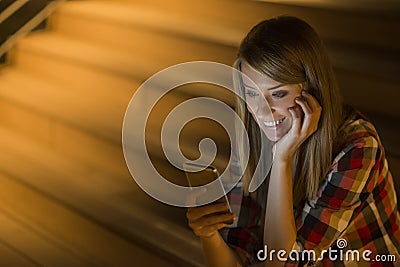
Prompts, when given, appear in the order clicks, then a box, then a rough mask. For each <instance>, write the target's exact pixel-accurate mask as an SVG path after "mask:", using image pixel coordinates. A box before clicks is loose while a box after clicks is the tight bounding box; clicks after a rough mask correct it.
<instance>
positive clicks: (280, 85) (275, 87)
mask: <svg viewBox="0 0 400 267" xmlns="http://www.w3.org/2000/svg"><path fill="white" fill-rule="evenodd" d="M243 85H244V86H245V87H248V88H250V89H254V90H257V89H256V88H254V87H252V86H250V85H247V84H245V83H243ZM284 85H285V84H283V83H282V84H278V85H276V86H274V87H271V88H268V89H267V90H274V89H277V88H279V87H282V86H284Z"/></svg>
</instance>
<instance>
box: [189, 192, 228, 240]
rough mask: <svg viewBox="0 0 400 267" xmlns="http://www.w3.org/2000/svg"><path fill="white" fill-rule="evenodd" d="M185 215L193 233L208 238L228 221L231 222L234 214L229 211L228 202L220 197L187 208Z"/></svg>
mask: <svg viewBox="0 0 400 267" xmlns="http://www.w3.org/2000/svg"><path fill="white" fill-rule="evenodd" d="M186 217H187V219H188V222H189V227H190V228H192V230H193V232H194V234H195V235H197V236H198V237H206V238H208V237H212V236H213V235H214V234H215V233H217V231H218V230H219V229H221V228H224V227H226V226H228V225H229V224H228V222H229V221H232V222H233V219H234V214H233V213H231V212H229V207H228V204H227V203H226V201H225V199H224V198H222V199H220V200H217V201H215V202H212V203H210V204H207V205H204V206H199V207H194V208H188V210H187V213H186Z"/></svg>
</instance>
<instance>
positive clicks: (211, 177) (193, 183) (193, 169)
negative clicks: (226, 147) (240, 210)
mask: <svg viewBox="0 0 400 267" xmlns="http://www.w3.org/2000/svg"><path fill="white" fill-rule="evenodd" d="M183 168H184V170H185V173H186V178H187V180H188V182H189V186H190V187H197V186H202V185H206V184H209V183H211V182H213V181H215V180H218V182H217V185H218V186H213V187H212V188H211V190H208V191H207V194H223V196H222V197H221V198H219V199H217V200H215V201H214V202H211V203H209V204H212V203H217V202H225V203H226V204H227V206H228V208H229V210H227V211H226V213H228V212H232V210H231V206H230V205H229V201H228V197H227V196H226V193H225V189H224V186H223V184H222V182H221V180H220V178H219V174H218V171H217V169H216V168H215V167H214V166H212V165H202V164H194V163H189V162H187V163H184V164H183ZM196 200H197V203H202V202H204V201H202V200H204V198H202V195H198V196H196ZM226 223H227V224H232V223H233V221H227V222H226Z"/></svg>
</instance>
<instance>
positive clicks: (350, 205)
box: [220, 118, 400, 266]
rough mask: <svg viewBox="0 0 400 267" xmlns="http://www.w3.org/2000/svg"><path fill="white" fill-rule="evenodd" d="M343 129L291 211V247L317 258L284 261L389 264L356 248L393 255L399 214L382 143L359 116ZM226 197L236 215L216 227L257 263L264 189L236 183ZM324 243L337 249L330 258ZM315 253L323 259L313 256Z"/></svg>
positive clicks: (247, 262)
mask: <svg viewBox="0 0 400 267" xmlns="http://www.w3.org/2000/svg"><path fill="white" fill-rule="evenodd" d="M345 133H346V134H345V136H346V141H345V142H344V144H343V146H342V148H341V151H340V152H339V153H338V154H337V156H336V157H335V159H334V161H333V163H332V165H331V168H330V172H329V173H328V175H327V177H326V179H325V181H324V182H323V184H322V186H321V187H320V188H319V191H318V193H317V196H316V197H315V199H313V200H312V201H306V202H305V204H304V208H303V209H302V211H301V210H300V212H294V214H295V222H296V227H297V239H296V242H295V244H294V247H293V250H297V251H299V253H300V255H301V251H303V250H304V249H306V250H312V251H314V252H315V255H316V258H317V261H312V260H310V259H308V260H305V261H290V260H289V259H288V260H287V261H286V265H285V266H303V265H304V264H306V265H307V263H308V266H394V262H383V261H379V262H378V261H371V262H367V261H365V260H363V258H362V255H363V254H362V253H363V251H365V250H367V249H368V250H370V251H371V252H372V254H367V255H366V256H368V257H369V258H370V259H371V260H374V259H375V257H376V255H389V254H390V255H395V256H396V260H397V262H398V261H399V252H400V229H399V225H400V216H399V212H398V210H397V199H396V193H395V189H394V183H393V178H392V176H391V174H390V172H389V169H388V163H387V161H386V158H385V154H384V150H383V147H382V144H381V142H380V140H379V137H378V135H377V133H376V130H375V128H374V127H373V125H372V124H371V123H370V122H368V121H367V120H365V119H363V118H357V119H355V120H353V121H352V122H351V123H350V124H348V126H346V128H345ZM265 184H268V182H264V185H265ZM264 190H265V189H264ZM260 195H261V196H260ZM228 198H229V200H230V204H231V208H232V210H233V212H234V213H235V214H236V215H237V219H236V220H235V222H234V223H233V224H232V225H230V226H228V227H226V228H223V229H221V230H220V233H221V236H222V237H223V238H224V240H225V241H226V243H227V244H228V245H229V246H230V247H231V248H232V249H233V250H234V251H236V253H237V254H238V255H239V256H240V258H241V259H242V262H243V265H244V266H253V265H256V264H257V263H260V261H259V260H258V259H257V256H256V255H257V252H258V251H259V250H260V249H263V247H264V246H263V244H262V243H263V240H262V236H263V227H264V226H263V225H262V224H263V217H264V215H263V214H265V200H266V194H265V193H263V189H262V188H261V187H260V188H259V189H258V190H257V192H256V194H251V195H250V196H244V195H243V190H242V185H241V183H239V184H238V185H237V186H236V187H235V188H234V189H233V190H232V191H231V192H230V193H229V194H228ZM337 242H345V245H346V246H345V247H344V248H343V246H344V245H343V243H337ZM329 248H331V249H336V250H337V251H338V254H337V258H338V260H336V261H332V260H331V259H330V258H332V257H329V255H328V253H323V252H322V251H323V250H328V249H329ZM339 248H343V250H342V252H343V254H342V255H346V251H348V250H350V249H351V250H357V251H358V252H359V255H360V261H358V262H356V261H354V260H352V259H353V258H352V257H351V256H348V258H349V261H346V257H344V256H343V258H342V260H340V255H339V252H340V249H339ZM288 253H289V252H288ZM321 255H324V257H323V259H322V260H318V258H320V256H321ZM275 256H276V254H275ZM285 257H286V258H288V254H286V256H285ZM378 257H381V259H383V258H382V256H378ZM321 258H322V257H321ZM376 259H378V258H376ZM267 260H268V259H267ZM300 260H301V258H300Z"/></svg>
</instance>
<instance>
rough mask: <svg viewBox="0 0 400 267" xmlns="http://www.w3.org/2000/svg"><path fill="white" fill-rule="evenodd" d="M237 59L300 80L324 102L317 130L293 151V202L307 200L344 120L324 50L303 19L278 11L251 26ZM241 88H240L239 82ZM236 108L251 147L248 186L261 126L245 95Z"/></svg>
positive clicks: (284, 80) (313, 192) (321, 175)
mask: <svg viewBox="0 0 400 267" xmlns="http://www.w3.org/2000/svg"><path fill="white" fill-rule="evenodd" d="M241 60H245V61H246V62H247V63H248V64H250V65H251V66H252V67H253V68H255V69H256V70H258V71H259V72H261V73H263V74H265V75H267V76H268V77H269V78H271V79H273V80H275V81H277V82H280V83H284V84H296V83H303V84H304V85H305V90H306V91H308V92H309V93H310V94H311V95H313V96H314V97H315V98H316V99H317V101H318V102H319V103H320V105H321V106H322V114H321V118H320V120H319V125H318V129H317V131H316V132H315V133H314V134H312V135H311V136H310V137H309V138H308V139H307V140H306V141H305V142H304V143H303V144H302V145H301V146H300V148H299V149H298V151H297V152H296V155H295V164H296V168H295V169H296V170H295V174H294V175H295V183H294V187H293V189H294V190H293V196H294V204H295V205H298V204H300V202H301V201H303V200H304V199H308V200H311V199H312V198H314V197H315V196H316V194H317V190H318V188H319V186H320V184H321V182H322V181H323V180H324V179H325V176H326V174H327V172H328V168H329V166H330V164H331V163H332V159H333V150H334V146H335V145H334V140H335V138H336V133H337V131H338V129H339V127H340V125H341V124H342V121H343V119H342V118H343V114H342V113H343V112H342V101H341V97H340V94H339V89H338V85H337V82H336V80H335V77H334V72H333V69H332V66H331V63H330V60H329V58H328V55H327V52H326V49H325V47H324V45H323V43H322V41H321V39H320V38H319V37H318V35H317V33H316V32H315V31H314V29H313V28H312V27H311V26H310V25H308V24H307V23H306V22H304V21H303V20H301V19H298V18H295V17H290V16H281V17H277V18H273V19H269V20H265V21H262V22H260V23H259V24H257V25H256V26H254V27H253V28H252V29H251V30H250V32H249V33H248V34H247V36H246V37H245V38H244V40H243V41H242V43H241V45H240V48H239V53H238V64H237V65H238V68H240V61H241ZM239 88H240V91H243V86H241V85H239ZM242 94H243V92H242ZM243 96H244V95H243ZM236 108H237V112H238V114H239V116H240V117H241V118H242V120H243V121H244V123H245V125H246V127H247V131H248V133H249V139H250V149H251V150H252V152H251V153H250V160H249V165H248V168H247V170H246V171H245V176H244V179H243V182H244V185H245V187H244V188H247V186H248V184H249V177H251V175H250V174H251V173H252V172H254V169H255V165H256V164H257V162H258V160H259V157H260V142H261V140H260V129H259V127H258V125H257V123H256V122H255V121H254V119H253V118H252V116H251V115H250V114H249V112H248V111H247V108H246V103H245V102H244V101H243V100H240V99H238V100H237V106H236ZM261 136H262V135H261ZM239 154H240V149H239Z"/></svg>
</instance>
